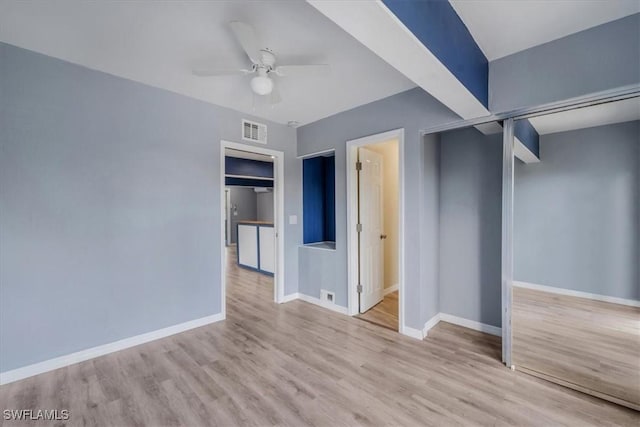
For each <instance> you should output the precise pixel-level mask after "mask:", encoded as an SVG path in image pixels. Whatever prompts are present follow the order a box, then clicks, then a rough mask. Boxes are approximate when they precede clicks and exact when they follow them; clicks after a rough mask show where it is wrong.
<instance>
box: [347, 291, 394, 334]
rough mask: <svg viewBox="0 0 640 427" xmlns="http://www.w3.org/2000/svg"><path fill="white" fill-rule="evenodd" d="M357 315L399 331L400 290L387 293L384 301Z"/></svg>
mask: <svg viewBox="0 0 640 427" xmlns="http://www.w3.org/2000/svg"><path fill="white" fill-rule="evenodd" d="M356 317H358V318H359V319H362V320H366V321H367V322H371V323H374V324H376V325H379V326H384V327H385V328H389V329H391V330H392V331H397V330H398V291H395V292H391V293H389V294H387V295H385V296H384V299H383V300H382V301H380V302H379V303H378V304H376V305H375V306H373V307H371V309H369V310H367V311H366V312H365V313H362V314H359V315H358V316H356Z"/></svg>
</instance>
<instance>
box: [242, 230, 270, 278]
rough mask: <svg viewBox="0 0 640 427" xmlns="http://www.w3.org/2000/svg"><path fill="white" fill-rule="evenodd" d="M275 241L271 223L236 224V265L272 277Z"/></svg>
mask: <svg viewBox="0 0 640 427" xmlns="http://www.w3.org/2000/svg"><path fill="white" fill-rule="evenodd" d="M275 261H276V239H275V230H274V228H273V223H266V222H258V221H245V222H240V223H238V265H239V266H240V267H245V268H250V269H252V270H258V271H259V272H261V273H266V274H271V275H273V274H274V272H275V269H276V265H275V264H276V262H275Z"/></svg>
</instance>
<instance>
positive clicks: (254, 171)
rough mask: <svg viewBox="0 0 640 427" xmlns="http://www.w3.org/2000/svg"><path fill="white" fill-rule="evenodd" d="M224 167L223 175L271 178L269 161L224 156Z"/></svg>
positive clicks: (271, 164)
mask: <svg viewBox="0 0 640 427" xmlns="http://www.w3.org/2000/svg"><path fill="white" fill-rule="evenodd" d="M224 168H225V170H224V173H225V175H242V176H258V177H261V178H273V163H271V162H261V161H259V160H251V159H241V158H238V157H230V156H225V158H224Z"/></svg>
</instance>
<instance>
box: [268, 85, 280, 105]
mask: <svg viewBox="0 0 640 427" xmlns="http://www.w3.org/2000/svg"><path fill="white" fill-rule="evenodd" d="M281 102H282V97H280V91H279V90H278V86H275V87H274V88H273V90H272V91H271V95H269V103H270V104H271V105H276V104H279V103H281Z"/></svg>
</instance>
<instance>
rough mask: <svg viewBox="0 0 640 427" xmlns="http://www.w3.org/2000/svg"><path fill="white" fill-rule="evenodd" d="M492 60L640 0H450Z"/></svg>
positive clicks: (639, 6) (637, 6)
mask: <svg viewBox="0 0 640 427" xmlns="http://www.w3.org/2000/svg"><path fill="white" fill-rule="evenodd" d="M450 3H451V5H452V6H453V8H454V9H455V10H456V12H457V13H458V15H459V16H460V18H461V19H462V21H463V22H464V23H465V25H466V26H467V28H468V29H469V31H470V32H471V35H472V36H473V38H474V39H475V41H476V43H478V45H479V46H480V49H482V51H483V52H484V54H485V56H486V57H487V59H488V60H489V61H493V60H494V59H498V58H502V57H503V56H507V55H511V54H512V53H516V52H519V51H521V50H525V49H528V48H530V47H533V46H538V45H540V44H543V43H547V42H550V41H552V40H556V39H559V38H561V37H564V36H568V35H569V34H573V33H577V32H579V31H582V30H586V29H587V28H591V27H595V26H597V25H600V24H604V23H606V22H609V21H613V20H616V19H619V18H623V17H625V16H628V15H632V14H634V13H638V12H640V1H639V0H553V1H551V0H517V1H516V0H510V1H507V0H477V1H472V0H450Z"/></svg>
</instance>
